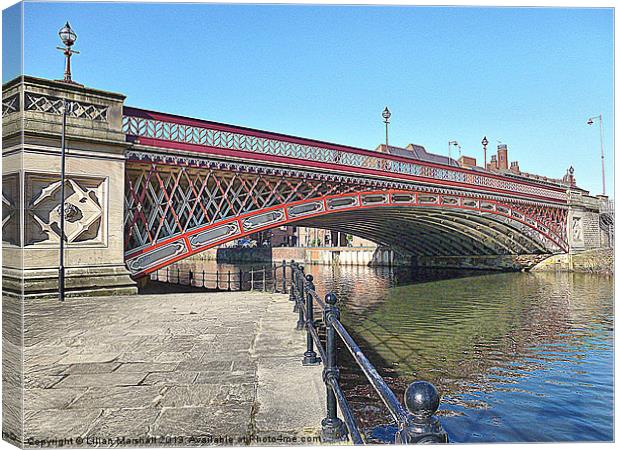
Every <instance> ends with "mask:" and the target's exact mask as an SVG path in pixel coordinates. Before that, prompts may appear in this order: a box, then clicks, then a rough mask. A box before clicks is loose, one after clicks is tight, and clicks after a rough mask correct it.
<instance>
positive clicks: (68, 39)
mask: <svg viewBox="0 0 620 450" xmlns="http://www.w3.org/2000/svg"><path fill="white" fill-rule="evenodd" d="M58 36H60V40H61V41H62V43H63V44H65V46H64V48H63V47H56V48H57V49H58V50H62V52H63V53H64V55H65V78H64V80H63V81H64V82H66V83H73V80H72V79H71V56H72V55H73V54H74V53H78V54H79V53H80V52H78V51H77V50H73V49H72V48H71V47H73V44H75V41H76V40H77V34H75V31H73V29H72V28H71V25H70V24H69V22H68V21H67V23H65V26H64V27H62V28H61V29H60V31H59V32H58Z"/></svg>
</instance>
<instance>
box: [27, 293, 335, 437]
mask: <svg viewBox="0 0 620 450" xmlns="http://www.w3.org/2000/svg"><path fill="white" fill-rule="evenodd" d="M25 321H26V323H25V329H26V330H27V331H26V335H25V344H26V351H25V353H26V355H25V361H26V367H25V368H24V373H25V377H26V386H25V397H26V398H25V407H26V408H27V411H25V430H24V432H25V436H26V437H33V438H36V439H54V438H55V439H58V438H73V439H74V440H75V439H76V438H77V437H81V438H85V437H87V436H89V437H92V438H100V439H111V438H112V439H116V438H117V437H122V436H126V437H128V438H132V439H134V438H141V439H148V438H152V437H153V436H179V437H184V441H183V442H178V441H177V442H176V443H177V444H181V445H183V446H188V445H191V442H188V440H187V438H188V437H192V436H194V437H201V438H206V437H207V436H213V437H214V438H218V439H219V438H221V437H228V438H230V439H232V440H233V442H232V444H233V445H244V444H246V443H247V442H248V441H247V439H248V438H249V439H251V440H252V441H250V443H251V444H253V445H257V444H258V443H269V442H270V440H271V439H278V438H279V437H284V438H291V437H292V436H297V439H301V437H302V436H304V437H316V436H318V430H319V428H320V421H321V419H322V417H324V404H325V394H324V388H323V385H322V382H321V370H322V368H321V367H303V366H302V365H301V357H302V355H303V351H304V343H305V338H304V335H302V334H300V333H299V332H297V331H295V330H294V328H295V322H296V316H295V314H293V313H292V306H291V303H290V302H289V301H288V297H287V296H284V295H282V294H258V293H248V292H243V293H218V294H209V295H208V296H207V295H205V294H203V293H184V294H170V295H140V296H134V297H123V298H121V297H106V298H97V299H93V298H88V299H84V298H73V299H68V300H67V301H66V302H65V303H64V304H61V303H59V302H58V301H41V302H36V303H31V304H29V306H28V308H27V310H26V311H25ZM302 385H303V386H304V387H303V389H300V386H302ZM257 438H260V439H261V440H262V442H261V441H257V440H256V439H257ZM147 442H148V441H147ZM157 442H158V443H160V444H168V445H174V444H175V441H174V439H172V440H170V441H169V442H159V441H157ZM283 442H286V441H283ZM100 443H101V444H102V446H108V445H109V443H106V442H100ZM271 443H272V445H273V443H274V442H273V441H271ZM275 443H282V441H280V442H278V441H275ZM224 444H226V445H231V443H230V442H228V443H226V442H224ZM70 446H71V447H73V446H76V443H75V441H74V444H73V445H70ZM142 446H144V445H142Z"/></svg>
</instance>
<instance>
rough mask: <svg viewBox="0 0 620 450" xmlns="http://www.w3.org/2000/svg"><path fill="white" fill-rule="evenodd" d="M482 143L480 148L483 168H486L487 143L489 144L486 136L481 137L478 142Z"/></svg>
mask: <svg viewBox="0 0 620 450" xmlns="http://www.w3.org/2000/svg"><path fill="white" fill-rule="evenodd" d="M480 143H481V144H482V149H483V150H484V168H485V169H486V168H487V145H488V144H489V140H488V139H487V137H486V136H485V137H483V138H482V141H481V142H480Z"/></svg>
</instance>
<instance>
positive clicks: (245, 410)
mask: <svg viewBox="0 0 620 450" xmlns="http://www.w3.org/2000/svg"><path fill="white" fill-rule="evenodd" d="M251 412H252V404H251V403H247V404H244V405H234V406H230V405H227V406H223V407H218V406H213V407H204V406H203V407H189V408H164V409H163V410H162V413H161V415H160V416H159V418H158V419H157V421H156V422H155V425H154V426H153V430H152V432H151V434H152V435H154V436H165V435H172V436H186V437H194V438H195V439H200V438H201V437H207V436H213V437H221V438H226V439H228V438H229V439H232V443H237V445H238V441H239V440H240V439H241V440H244V438H247V436H248V435H249V432H250V422H251V421H250V417H251Z"/></svg>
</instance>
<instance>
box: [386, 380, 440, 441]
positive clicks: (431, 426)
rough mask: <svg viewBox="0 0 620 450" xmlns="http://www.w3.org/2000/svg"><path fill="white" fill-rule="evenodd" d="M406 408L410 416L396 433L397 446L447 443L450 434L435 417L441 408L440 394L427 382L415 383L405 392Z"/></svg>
mask: <svg viewBox="0 0 620 450" xmlns="http://www.w3.org/2000/svg"><path fill="white" fill-rule="evenodd" d="M405 406H407V409H408V410H409V413H410V416H409V417H408V419H407V422H406V423H404V424H401V425H400V426H399V429H398V431H397V432H396V443H397V444H432V443H444V444H445V443H447V442H448V434H447V433H446V432H445V431H444V429H443V427H442V426H441V423H440V422H439V419H437V418H436V417H433V415H434V414H435V413H436V412H437V409H438V408H439V393H438V392H437V389H435V386H433V385H432V384H431V383H429V382H427V381H415V382H413V383H411V384H410V385H409V386H408V387H407V390H406V391H405Z"/></svg>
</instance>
